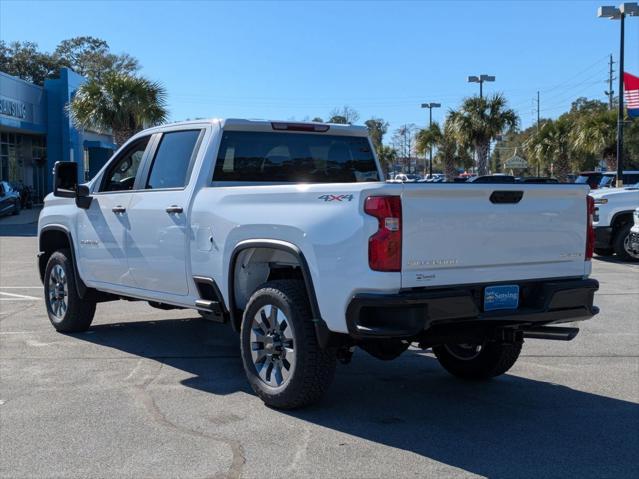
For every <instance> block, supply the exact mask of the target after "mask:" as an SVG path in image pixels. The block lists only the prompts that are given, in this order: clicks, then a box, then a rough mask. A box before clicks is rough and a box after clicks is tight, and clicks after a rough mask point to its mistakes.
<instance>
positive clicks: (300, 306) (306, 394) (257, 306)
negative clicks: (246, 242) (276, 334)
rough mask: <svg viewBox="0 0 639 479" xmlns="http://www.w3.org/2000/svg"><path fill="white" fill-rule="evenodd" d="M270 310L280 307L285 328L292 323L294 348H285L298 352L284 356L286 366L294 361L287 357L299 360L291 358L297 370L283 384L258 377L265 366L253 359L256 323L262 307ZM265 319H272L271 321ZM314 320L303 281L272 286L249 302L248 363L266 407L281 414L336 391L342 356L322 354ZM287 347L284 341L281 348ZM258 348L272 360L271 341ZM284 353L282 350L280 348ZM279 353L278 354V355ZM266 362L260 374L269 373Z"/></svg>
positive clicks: (245, 326)
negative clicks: (332, 386)
mask: <svg viewBox="0 0 639 479" xmlns="http://www.w3.org/2000/svg"><path fill="white" fill-rule="evenodd" d="M269 306H275V308H276V310H279V311H280V312H281V313H283V319H284V320H283V321H281V322H280V324H283V323H287V322H290V327H288V330H287V331H288V332H287V333H286V334H288V335H290V336H291V339H289V340H288V341H290V343H289V344H288V346H292V347H290V348H285V349H287V351H291V350H292V352H285V353H284V356H283V357H282V356H279V364H280V367H282V366H281V365H282V364H284V361H287V358H289V356H287V355H289V354H291V355H293V357H292V358H290V359H291V360H292V361H294V367H291V368H290V369H289V370H288V374H289V376H288V378H287V379H286V380H285V381H284V382H282V384H281V385H270V384H267V382H265V380H263V379H262V378H261V377H260V374H259V372H258V367H260V366H259V363H257V362H254V359H253V352H254V351H253V349H252V344H251V334H252V331H255V329H254V328H255V325H256V323H255V322H254V321H255V319H254V318H256V317H258V313H260V312H261V311H263V310H262V308H268V307H269ZM276 314H277V313H276ZM261 317H263V318H264V319H265V320H266V319H267V318H266V316H261ZM312 319H313V316H312V314H311V309H310V305H309V300H308V296H307V294H306V290H305V288H304V283H303V282H302V281H299V280H277V281H269V282H268V283H265V284H264V285H262V286H261V287H259V288H258V289H257V290H256V291H255V292H254V293H253V295H252V296H251V298H250V299H249V301H248V304H247V306H246V309H245V311H244V315H243V317H242V329H241V349H242V360H243V363H244V370H245V372H246V376H247V378H248V381H249V384H250V385H251V387H252V388H253V390H254V391H255V393H256V394H257V395H258V396H259V397H260V399H262V401H264V403H265V404H266V405H268V406H270V407H274V408H278V409H295V408H299V407H302V406H307V405H309V404H311V403H314V402H316V401H317V400H319V399H320V398H321V397H322V395H323V394H324V392H325V391H326V390H327V389H328V387H329V386H330V384H331V382H332V380H333V376H334V375H335V366H336V362H337V355H336V351H335V349H321V348H320V347H319V344H318V343H317V337H316V335H315V327H314V325H313V322H312ZM268 321H271V318H268ZM271 323H272V321H271ZM276 323H277V321H276ZM287 326H288V324H287V325H286V326H284V327H282V328H281V331H285V330H286V328H287ZM258 329H259V328H258ZM253 334H255V333H253ZM265 336H266V334H265ZM282 338H284V333H282ZM283 344H284V340H282V343H281V344H280V346H281V345H283ZM254 345H256V346H257V348H256V350H257V349H260V350H261V352H262V353H263V354H264V356H267V355H266V353H265V352H266V346H265V345H266V342H254ZM271 346H272V343H271ZM281 350H282V347H280V351H281ZM273 351H275V352H274V353H273ZM271 352H272V353H273V354H271V359H273V357H274V356H277V355H278V353H277V352H276V350H275V349H271ZM279 354H281V353H279ZM264 359H265V361H264V362H263V363H261V364H262V366H261V367H260V369H265V370H266V369H268V366H267V364H268V361H269V359H267V358H264ZM277 361H278V358H275V361H274V362H272V363H271V364H272V365H271V373H269V372H268V371H267V372H266V373H265V374H268V376H269V377H271V374H275V372H274V370H275V366H273V364H276V363H277ZM290 366H291V365H290V363H289V367H290ZM291 369H292V372H291ZM282 371H283V369H280V373H279V376H280V377H281V376H282ZM274 382H277V380H274Z"/></svg>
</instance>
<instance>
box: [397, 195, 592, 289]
mask: <svg viewBox="0 0 639 479" xmlns="http://www.w3.org/2000/svg"><path fill="white" fill-rule="evenodd" d="M587 194H588V188H587V187H585V186H582V185H556V184H555V185H553V184H550V185H535V184H533V185H522V184H472V183H462V184H439V185H438V184H433V185H419V184H416V185H411V184H405V185H404V189H403V192H402V229H403V240H402V287H403V288H411V287H420V286H443V285H447V286H448V285H456V284H472V283H487V282H499V281H516V280H526V279H541V278H558V277H570V276H583V275H584V274H585V273H587V271H586V267H585V262H584V256H585V247H586V195H587ZM518 198H519V199H518Z"/></svg>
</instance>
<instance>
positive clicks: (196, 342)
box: [0, 220, 639, 478]
mask: <svg viewBox="0 0 639 479" xmlns="http://www.w3.org/2000/svg"><path fill="white" fill-rule="evenodd" d="M34 230H35V228H34V225H33V224H31V225H13V226H9V225H3V223H2V220H0V476H1V477H6V478H26V477H38V478H43V477H74V478H76V477H77V478H90V477H108V478H116V477H136V478H174V477H184V478H199V477H209V478H210V477H231V478H234V477H245V478H269V477H289V478H297V477H300V478H301V477H327V478H329V477H330V478H334V477H344V478H377V477H384V478H386V477H401V478H404V477H477V476H485V477H531V478H532V477H535V478H538V477H582V478H583V477H592V478H595V477H596V478H600V477H614V478H620V477H639V460H638V457H639V349H638V345H639V265H630V264H621V263H616V262H613V261H601V260H596V261H594V272H593V277H595V278H597V279H598V280H599V281H600V283H601V290H600V292H599V293H598V294H597V296H596V303H597V304H598V305H599V306H600V307H601V311H602V312H601V314H600V315H599V316H598V317H596V318H595V319H593V320H591V321H589V322H585V323H582V325H581V328H582V329H581V332H580V334H579V335H578V336H577V338H576V339H575V340H574V341H572V342H570V343H565V342H560V341H547V342H544V341H538V340H528V341H527V342H526V344H525V346H524V350H523V355H522V357H521V358H520V360H519V362H518V363H517V364H516V365H515V367H514V368H513V369H512V370H511V371H510V372H509V374H507V375H505V376H502V377H500V378H498V379H496V380H493V381H490V382H487V383H479V384H477V383H465V382H460V381H459V380H456V379H454V378H452V377H450V376H448V375H447V374H446V373H445V372H444V371H443V369H441V368H440V367H439V365H438V363H437V361H436V360H435V359H434V358H433V357H432V355H431V354H429V353H423V352H421V351H418V350H410V351H408V352H407V353H406V354H404V355H403V356H402V357H401V358H400V359H398V360H395V361H390V362H382V361H379V360H376V359H374V358H372V357H370V356H368V355H367V354H366V353H364V352H363V351H357V352H356V354H355V356H354V358H353V362H352V363H351V364H350V365H348V366H339V367H338V371H337V376H336V380H335V382H334V383H333V386H332V387H331V389H330V391H329V393H328V395H327V396H326V398H325V399H324V400H323V401H322V402H321V403H320V404H318V405H316V406H314V407H312V408H308V409H305V410H301V411H295V412H288V413H287V412H280V411H275V410H272V409H268V408H266V407H265V406H264V405H263V404H262V402H261V401H260V400H259V399H258V398H257V397H256V396H255V395H254V394H253V393H252V391H251V390H250V389H249V387H248V385H247V383H246V381H245V379H244V374H243V371H242V365H241V361H240V356H239V350H238V339H237V337H236V336H235V334H234V333H233V332H232V331H231V329H230V328H229V327H228V326H224V325H218V324H213V323H209V322H206V321H203V320H201V319H199V316H198V315H196V314H193V312H188V311H187V312H184V311H159V310H156V309H153V308H151V307H149V306H147V305H146V304H145V303H137V302H136V303H131V302H126V303H125V302H116V303H105V304H101V305H98V310H97V313H96V318H95V320H94V323H93V327H92V328H91V330H90V331H88V332H86V333H83V334H75V335H62V334H59V333H56V332H55V331H54V330H53V328H52V327H51V326H50V324H49V321H48V319H47V317H46V314H45V309H44V304H43V301H42V299H41V297H42V288H41V285H40V281H39V279H38V274H37V270H36V263H35V257H34V254H35V251H36V239H35V237H34V236H33V234H34Z"/></svg>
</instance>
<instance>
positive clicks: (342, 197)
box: [317, 195, 353, 201]
mask: <svg viewBox="0 0 639 479" xmlns="http://www.w3.org/2000/svg"><path fill="white" fill-rule="evenodd" d="M317 199H318V200H324V201H344V200H348V201H353V195H322V196H319V197H318V198H317Z"/></svg>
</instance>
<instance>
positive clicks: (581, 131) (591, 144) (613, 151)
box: [570, 110, 617, 171]
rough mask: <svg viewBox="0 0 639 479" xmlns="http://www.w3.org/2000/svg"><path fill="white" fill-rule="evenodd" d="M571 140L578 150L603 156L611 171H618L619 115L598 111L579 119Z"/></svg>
mask: <svg viewBox="0 0 639 479" xmlns="http://www.w3.org/2000/svg"><path fill="white" fill-rule="evenodd" d="M570 139H571V140H572V142H573V146H574V147H575V149H577V150H581V151H584V152H586V153H591V154H593V155H597V156H599V155H601V157H603V159H604V161H605V162H606V166H607V167H608V169H609V170H610V171H614V170H616V169H617V113H616V112H615V111H610V110H604V111H597V112H593V113H590V114H587V115H585V116H582V117H581V118H579V119H578V120H577V122H576V124H575V125H574V128H573V129H572V131H571V135H570Z"/></svg>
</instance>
